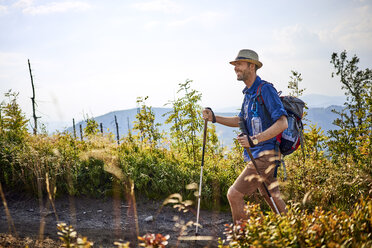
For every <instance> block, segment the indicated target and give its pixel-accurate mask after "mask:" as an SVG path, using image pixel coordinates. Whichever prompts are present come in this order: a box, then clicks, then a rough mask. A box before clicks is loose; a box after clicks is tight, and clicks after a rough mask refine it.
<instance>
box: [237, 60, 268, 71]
mask: <svg viewBox="0 0 372 248" xmlns="http://www.w3.org/2000/svg"><path fill="white" fill-rule="evenodd" d="M238 61H246V62H249V63H252V64H255V65H257V66H258V69H260V68H261V67H262V63H261V62H260V61H257V60H252V59H239V60H234V61H231V62H230V64H232V65H235V63H236V62H238Z"/></svg>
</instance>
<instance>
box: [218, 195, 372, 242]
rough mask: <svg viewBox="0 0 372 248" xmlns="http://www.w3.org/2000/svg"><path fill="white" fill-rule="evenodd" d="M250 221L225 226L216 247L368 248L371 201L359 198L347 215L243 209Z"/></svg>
mask: <svg viewBox="0 0 372 248" xmlns="http://www.w3.org/2000/svg"><path fill="white" fill-rule="evenodd" d="M246 211H247V213H248V214H249V215H250V218H249V219H248V220H247V221H242V222H240V223H239V224H237V225H235V226H234V225H227V228H226V232H225V234H226V240H223V241H220V245H219V247H221V248H223V247H371V246H372V200H371V199H369V198H368V199H366V200H363V199H361V200H360V202H359V203H356V204H355V205H354V207H353V208H352V212H351V214H347V213H346V212H343V211H340V210H337V209H333V210H332V211H325V210H323V209H322V208H321V207H316V208H315V210H314V211H313V212H308V211H307V210H301V208H300V207H299V206H298V204H292V205H291V206H290V208H289V211H288V213H287V214H286V215H284V216H279V215H276V214H274V213H269V214H267V215H265V214H263V213H262V211H261V210H260V208H259V206H258V205H256V204H249V205H247V208H246Z"/></svg>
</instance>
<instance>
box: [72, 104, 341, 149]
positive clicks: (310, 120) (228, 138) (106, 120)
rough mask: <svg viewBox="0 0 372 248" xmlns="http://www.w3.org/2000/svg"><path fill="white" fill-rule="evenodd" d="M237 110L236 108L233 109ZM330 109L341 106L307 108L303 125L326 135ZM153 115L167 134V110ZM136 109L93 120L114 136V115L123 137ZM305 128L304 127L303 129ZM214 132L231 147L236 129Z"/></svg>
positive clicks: (222, 113)
mask: <svg viewBox="0 0 372 248" xmlns="http://www.w3.org/2000/svg"><path fill="white" fill-rule="evenodd" d="M235 109H238V108H235ZM332 109H337V110H341V109H342V107H341V106H329V107H327V108H309V109H308V110H307V113H308V115H307V117H306V119H305V121H304V124H317V126H319V127H321V128H322V130H324V132H325V133H326V132H327V131H328V130H331V129H335V128H336V126H334V125H333V124H332V122H333V120H334V119H335V118H336V117H337V115H336V114H334V113H332ZM153 111H154V113H155V122H156V123H160V124H161V126H160V129H161V131H163V132H164V133H166V134H168V133H169V128H170V126H171V125H170V124H164V123H165V120H166V118H167V117H166V116H163V115H164V114H166V113H167V112H168V111H170V109H169V108H153ZM136 114H137V109H135V108H133V109H127V110H118V111H113V112H110V113H107V114H105V115H101V116H97V117H95V118H94V119H95V120H96V121H97V123H99V124H100V123H102V126H103V131H104V132H112V133H115V134H116V127H115V115H116V118H117V121H118V125H119V135H120V136H125V135H126V134H127V133H128V129H132V128H133V122H134V121H135V119H136ZM216 114H217V115H223V116H235V115H237V114H238V112H216ZM80 124H81V125H82V128H84V127H85V122H84V121H81V122H78V123H76V132H77V136H79V125H80ZM305 128H306V127H305ZM67 130H68V131H69V132H73V129H72V127H71V126H70V127H69V128H67ZM216 131H217V134H218V137H219V139H220V142H221V145H223V146H231V145H232V142H233V138H234V137H236V132H238V131H239V130H238V128H230V127H225V126H222V125H220V124H216Z"/></svg>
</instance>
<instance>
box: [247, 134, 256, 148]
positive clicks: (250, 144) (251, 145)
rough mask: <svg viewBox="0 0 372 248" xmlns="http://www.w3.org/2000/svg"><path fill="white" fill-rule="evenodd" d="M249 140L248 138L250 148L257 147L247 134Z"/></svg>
mask: <svg viewBox="0 0 372 248" xmlns="http://www.w3.org/2000/svg"><path fill="white" fill-rule="evenodd" d="M247 138H248V143H249V146H250V147H255V146H256V145H255V144H253V140H252V139H251V137H249V135H248V134H247Z"/></svg>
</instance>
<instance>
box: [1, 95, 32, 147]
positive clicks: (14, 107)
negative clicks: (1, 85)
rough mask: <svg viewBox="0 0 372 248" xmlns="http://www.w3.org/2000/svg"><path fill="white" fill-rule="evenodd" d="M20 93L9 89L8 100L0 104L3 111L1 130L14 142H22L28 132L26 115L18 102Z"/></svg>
mask: <svg viewBox="0 0 372 248" xmlns="http://www.w3.org/2000/svg"><path fill="white" fill-rule="evenodd" d="M18 95H19V93H16V92H12V90H9V91H8V92H7V93H5V97H7V98H8V101H7V102H2V103H1V104H0V112H1V132H3V133H4V134H5V135H6V137H7V140H8V141H9V142H12V143H18V144H19V143H21V142H22V141H23V139H24V137H25V136H26V134H27V122H28V120H27V119H26V117H25V115H24V114H23V113H22V110H21V108H20V106H19V104H18V103H17V98H18Z"/></svg>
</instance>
